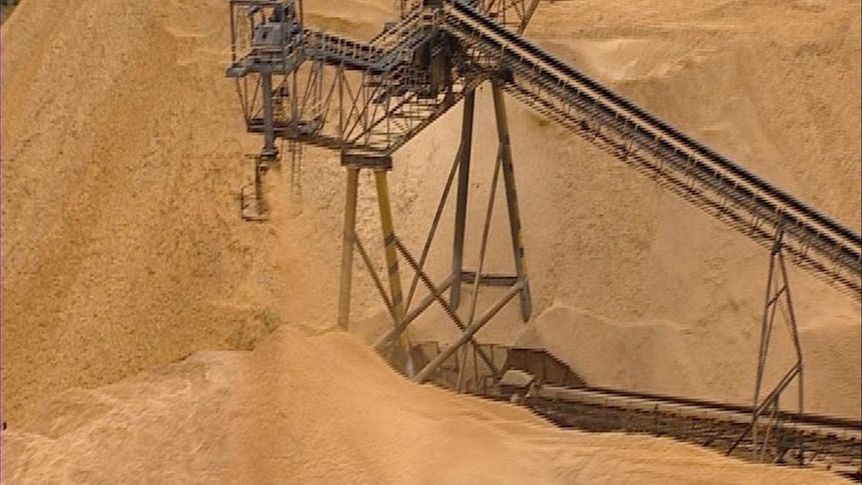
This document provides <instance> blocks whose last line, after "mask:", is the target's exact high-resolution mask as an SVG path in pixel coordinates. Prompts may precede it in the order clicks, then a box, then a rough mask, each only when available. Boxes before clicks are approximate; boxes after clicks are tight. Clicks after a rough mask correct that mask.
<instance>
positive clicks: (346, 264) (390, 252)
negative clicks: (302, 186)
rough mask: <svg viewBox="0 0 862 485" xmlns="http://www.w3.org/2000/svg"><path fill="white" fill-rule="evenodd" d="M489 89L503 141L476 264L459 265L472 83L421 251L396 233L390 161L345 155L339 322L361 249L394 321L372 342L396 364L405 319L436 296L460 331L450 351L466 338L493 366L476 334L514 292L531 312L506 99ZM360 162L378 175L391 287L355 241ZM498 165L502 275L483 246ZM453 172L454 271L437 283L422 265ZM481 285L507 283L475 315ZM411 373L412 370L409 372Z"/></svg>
mask: <svg viewBox="0 0 862 485" xmlns="http://www.w3.org/2000/svg"><path fill="white" fill-rule="evenodd" d="M492 92H493V93H494V106H495V114H496V120H497V128H498V129H497V133H498V140H499V146H500V148H499V154H498V157H497V159H496V163H495V169H494V177H493V182H492V185H491V194H490V196H489V201H488V209H487V212H486V215H485V220H484V222H483V233H482V242H481V245H480V248H479V267H478V269H477V270H476V271H465V270H464V268H463V255H464V236H465V228H466V222H467V213H466V211H467V200H468V198H469V187H470V185H469V178H470V168H471V163H472V162H471V161H472V156H471V155H472V148H473V139H472V138H473V124H474V113H475V101H476V100H475V92H473V91H471V92H468V93H467V94H466V99H465V103H464V112H463V127H462V138H461V144H460V146H459V150H458V153H457V155H456V157H455V160H454V162H453V165H452V168H451V170H450V172H449V176H448V178H447V181H446V185H445V187H444V189H443V192H442V195H441V197H440V202H439V204H438V207H437V212H436V214H435V217H434V219H433V221H432V223H431V228H430V230H429V233H428V237H427V238H426V241H425V244H424V246H423V248H422V252H421V255H420V257H419V258H418V259H417V258H416V257H415V256H414V255H413V254H412V253H411V252H410V251H409V250H408V249H407V248H406V247H405V245H404V244H403V243H402V242H401V240H400V239H399V238H398V236H397V235H396V233H395V229H394V221H393V219H392V212H391V207H390V202H389V189H388V183H387V178H386V175H387V172H388V170H389V169H391V165H385V164H384V165H379V164H376V162H377V161H376V160H367V159H366V160H365V163H366V164H365V165H363V164H360V163H356V161H355V160H350V161H348V162H346V167H347V202H346V204H345V215H344V242H343V245H342V264H341V289H340V293H339V295H340V296H339V313H338V322H339V325H340V326H341V327H342V328H347V326H348V323H349V314H350V296H351V295H350V293H351V287H352V281H353V273H352V270H353V258H354V253H355V252H358V253H359V255H360V256H361V258H362V260H363V262H364V263H365V264H366V266H367V267H368V269H369V271H370V273H371V277H372V280H373V282H374V284H375V287H376V288H377V291H378V293H379V294H380V296H381V299H382V300H383V302H384V304H385V306H386V308H387V310H388V312H389V315H390V316H391V318H392V323H393V326H392V328H391V329H390V330H389V331H387V332H386V333H385V334H384V335H383V336H381V337H380V339H378V341H377V342H376V343H375V345H374V347H375V348H376V349H377V350H378V351H380V352H381V353H382V354H384V355H386V356H389V357H390V360H392V361H394V363H396V364H397V365H398V366H399V368H401V369H405V370H407V369H409V368H410V363H409V362H408V361H407V360H405V359H406V357H407V356H408V355H409V351H410V346H409V342H408V341H407V339H406V338H405V333H404V332H405V330H406V329H407V327H408V326H409V325H410V324H411V323H412V322H413V321H415V320H416V318H417V317H418V316H419V315H420V314H421V313H422V312H424V311H425V310H426V309H427V308H429V307H430V306H431V305H432V304H433V303H437V305H438V306H440V307H441V308H442V309H443V311H444V312H445V313H446V315H447V316H448V317H449V319H450V320H451V321H452V322H453V323H454V324H455V326H457V327H458V329H459V330H461V331H462V332H463V333H462V335H461V337H460V338H459V339H458V342H456V343H455V344H454V345H453V346H452V347H450V349H449V350H450V351H451V352H455V351H457V350H458V349H459V348H460V347H461V346H463V345H465V344H467V343H469V344H471V345H472V346H473V347H474V348H475V349H477V351H478V352H479V355H480V357H481V358H482V359H483V361H484V362H485V364H486V365H488V366H489V368H491V369H495V366H494V364H493V361H492V359H491V358H490V356H488V355H487V354H486V353H485V352H484V351H482V350H481V348H480V347H479V346H478V345H479V344H478V342H477V341H476V340H475V334H476V333H477V332H478V331H479V330H480V329H481V328H482V327H483V326H485V325H486V324H487V323H488V322H489V321H490V320H491V319H492V318H493V317H494V316H495V315H496V314H497V313H498V312H499V311H500V310H501V309H502V308H503V307H504V306H505V305H506V304H507V303H508V302H509V301H510V300H512V299H513V298H514V297H515V296H519V297H520V302H521V313H522V317H523V318H524V320H525V321H526V320H528V319H529V317H530V313H531V311H532V304H531V299H530V291H529V282H528V278H527V271H526V264H525V257H524V248H523V245H522V243H521V224H520V215H519V210H518V198H517V191H516V187H515V178H514V169H513V164H512V153H511V146H510V143H509V139H510V137H509V132H508V123H507V120H506V111H505V104H504V103H505V102H504V100H503V95H502V89H501V86H500V84H499V83H498V82H496V81H495V82H493V83H492ZM363 169H366V170H373V172H374V175H375V183H376V189H377V200H378V204H379V209H380V216H381V223H382V232H383V242H384V250H385V251H384V252H385V255H386V268H387V269H388V279H389V289H388V291H387V290H386V288H384V286H383V283H382V280H381V278H380V277H379V276H378V275H377V274H376V271H375V270H374V268H373V265H372V264H371V261H370V257H369V256H368V252H367V250H366V249H365V248H364V246H363V245H362V244H361V243H359V241H358V239H357V237H356V211H357V199H356V197H357V194H358V184H359V173H360V171H361V170H363ZM501 173H502V175H503V177H502V178H503V189H504V191H505V196H506V202H507V208H508V215H509V229H510V234H511V238H512V248H513V252H512V253H513V263H514V268H515V270H514V274H513V275H504V276H501V275H490V274H487V273H485V272H484V271H483V270H484V262H485V253H486V250H487V245H488V238H489V234H490V228H491V218H492V215H493V209H494V200H495V198H496V191H497V188H498V185H499V179H500V174H501ZM456 175H457V178H458V187H457V189H456V190H457V194H456V208H455V221H454V222H455V238H454V241H453V252H452V254H453V256H452V272H451V274H450V275H449V276H448V277H447V278H446V279H445V280H444V281H443V282H442V283H440V284H434V283H433V282H432V280H431V278H430V277H429V276H428V274H427V272H426V271H425V263H426V261H427V258H428V254H429V251H430V249H431V246H432V243H433V241H434V239H435V236H436V233H437V229H438V228H439V225H440V222H441V218H442V214H443V212H444V209H445V205H446V203H447V201H448V199H449V195H450V193H451V191H452V188H453V185H454V182H455V177H456ZM398 256H400V257H401V259H402V260H403V261H404V262H406V264H407V265H408V266H409V267H410V269H411V270H412V271H413V278H412V281H411V284H410V288H409V290H408V293H407V296H406V298H405V297H404V292H403V287H402V281H401V272H400V263H399V259H398ZM420 282H421V283H422V285H423V286H424V287H425V288H426V290H427V292H428V294H427V296H426V297H425V298H424V299H423V300H422V301H421V302H419V303H418V304H417V305H416V307H414V308H411V306H412V304H413V302H414V297H415V296H416V290H417V286H418V284H419V283H420ZM464 283H466V284H473V286H474V291H473V296H472V300H471V302H470V307H469V311H468V312H467V316H466V317H462V316H461V315H459V313H458V308H459V305H460V301H461V286H462V284H464ZM480 286H503V287H508V290H506V291H505V293H504V294H503V295H502V296H501V297H500V298H499V299H498V300H497V301H496V302H495V303H493V304H492V305H491V306H490V307H489V308H488V309H487V310H486V311H485V312H484V313H483V314H481V315H478V316H477V302H478V296H479V287H480ZM447 289H448V290H449V291H450V295H449V300H448V301H447V300H446V298H445V296H444V292H445V291H446V290H447ZM450 355H451V354H450ZM446 358H448V355H443V356H441V357H440V358H439V359H438V360H437V361H432V362H430V363H428V364H427V365H426V366H425V367H424V368H423V369H421V370H419V372H418V373H417V374H415V375H411V377H414V379H415V380H417V381H419V382H422V381H424V380H426V379H428V377H429V376H430V375H431V374H432V373H433V372H434V371H435V370H436V368H437V367H438V366H439V364H440V362H442V361H443V360H445V359H446ZM408 373H410V374H412V372H408ZM498 377H499V376H498Z"/></svg>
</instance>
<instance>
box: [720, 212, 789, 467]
mask: <svg viewBox="0 0 862 485" xmlns="http://www.w3.org/2000/svg"><path fill="white" fill-rule="evenodd" d="M783 240H784V231H783V230H782V229H781V225H780V223H779V228H778V230H777V231H776V232H775V239H774V243H773V245H772V250H771V251H770V255H769V274H768V276H767V282H766V303H765V304H764V307H763V319H762V324H761V330H760V350H759V353H758V358H757V377H756V380H755V385H754V403H753V406H752V410H751V424H750V425H749V426H748V427H747V428H746V429H745V430H744V431H743V432H742V434H740V436H739V438H738V439H737V440H736V441H734V442H733V444H732V445H731V446H730V447H729V448H728V450H727V454H731V453H732V452H733V451H734V449H736V447H737V446H739V444H740V443H741V442H742V441H743V440H745V439H746V438H747V437H748V435H749V434H751V437H752V438H751V441H752V443H751V444H752V448H753V452H754V456H755V457H756V459H757V460H758V461H761V462H763V461H767V454H768V453H767V452H768V451H771V452H772V455H771V456H769V458H770V460H769V461H772V462H773V463H778V462H783V461H784V460H785V456H784V455H785V454H786V453H787V451H789V450H791V449H794V450H795V451H796V461H797V462H798V463H799V464H800V465H804V464H805V447H804V445H803V444H802V443H803V442H802V441H801V437H799V436H797V438H799V439H800V441H799V443H798V444H785V446H780V447H773V448H770V437H771V436H772V435H778V434H781V433H782V422H783V419H782V417H783V414H782V412H781V408H780V401H781V396H782V394H783V393H784V391H785V390H786V389H787V388H788V387H789V386H790V384H792V383H793V382H794V380H795V381H796V384H797V405H798V412H799V414H800V415H802V414H803V412H804V400H803V372H802V370H803V366H802V347H801V344H800V342H799V330H798V327H797V325H796V312H795V311H794V308H793V299H792V298H791V295H790V280H789V278H788V276H787V266H786V264H785V262H784V252H783V248H784V242H783ZM779 314H780V315H781V316H782V317H783V318H784V320H785V323H786V325H787V331H788V333H789V335H790V339H791V342H792V343H793V348H794V351H795V356H796V362H795V363H794V364H793V365H792V366H791V367H790V369H788V370H787V372H786V373H785V374H784V375H783V376H782V378H781V379H780V380H779V382H778V384H776V386H775V388H774V389H773V390H772V391H770V392H769V393H768V394H767V395H766V396H761V393H762V391H763V380H764V374H765V373H766V368H767V360H768V356H769V346H770V341H771V339H772V334H773V327H774V325H775V319H776V316H778V315H779ZM764 418H767V420H766V421H767V422H766V424H764V423H763V420H764ZM774 440H775V438H773V441H774Z"/></svg>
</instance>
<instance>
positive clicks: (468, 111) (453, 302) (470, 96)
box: [449, 89, 476, 310]
mask: <svg viewBox="0 0 862 485" xmlns="http://www.w3.org/2000/svg"><path fill="white" fill-rule="evenodd" d="M475 106H476V91H475V90H472V89H471V90H470V91H468V92H467V94H465V95H464V116H463V120H462V122H461V147H460V148H459V150H458V158H459V160H458V195H457V201H456V205H455V240H454V244H453V248H452V276H453V278H454V279H453V280H452V289H451V290H450V293H449V305H450V306H451V307H452V309H453V310H457V309H458V305H459V304H460V303H461V275H462V273H463V272H464V232H465V228H466V224H467V194H468V192H469V190H470V160H471V155H472V151H473V115H474V113H475Z"/></svg>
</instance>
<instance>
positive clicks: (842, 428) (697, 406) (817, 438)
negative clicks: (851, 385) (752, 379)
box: [492, 384, 862, 477]
mask: <svg viewBox="0 0 862 485" xmlns="http://www.w3.org/2000/svg"><path fill="white" fill-rule="evenodd" d="M492 397H493V396H492ZM522 402H523V403H524V404H526V405H528V406H530V407H531V408H532V409H533V410H534V411H536V412H537V413H539V414H541V415H543V416H545V417H547V418H549V419H551V420H552V421H554V422H555V423H557V424H559V425H562V426H566V427H574V428H579V429H586V430H594V431H614V430H617V431H627V432H644V433H651V434H656V435H660V436H668V437H672V438H676V439H679V440H683V441H687V442H691V443H695V444H699V445H702V446H707V447H711V448H714V449H717V450H719V451H721V452H727V450H728V449H730V448H731V446H730V445H731V444H732V443H733V442H735V441H736V440H737V439H738V437H739V436H740V434H741V433H742V432H743V431H744V430H745V429H746V427H747V426H749V424H750V423H751V409H750V408H745V407H742V406H736V405H731V404H724V403H717V402H709V401H702V400H694V399H685V398H678V397H672V396H660V395H655V394H644V393H633V392H623V391H616V390H611V389H603V388H595V387H584V388H568V387H563V386H556V385H547V384H546V385H540V386H537V387H536V388H535V389H533V390H532V391H531V392H530V393H528V394H527V395H526V397H524V398H523V399H522ZM779 418H780V420H781V427H780V428H779V431H773V434H772V435H769V434H768V433H767V431H766V429H767V426H768V425H767V423H765V422H764V423H763V424H762V426H761V427H760V436H761V438H760V440H761V441H760V443H761V444H762V441H763V439H766V440H768V441H767V446H766V448H765V450H766V451H765V452H763V456H760V455H759V454H758V449H759V447H758V446H757V445H756V444H755V443H754V442H753V441H752V440H751V439H746V440H744V442H742V443H741V446H738V447H736V448H734V449H733V455H734V456H739V457H743V458H747V459H753V460H755V461H768V462H774V463H794V462H797V461H798V460H799V457H800V456H803V457H804V462H805V464H806V465H808V466H813V467H818V468H826V469H830V470H832V471H835V472H838V473H841V474H843V475H845V476H851V477H852V476H858V475H859V473H860V472H862V423H860V422H859V421H855V420H849V419H841V418H836V417H830V416H819V415H812V414H795V413H781V414H780V416H779Z"/></svg>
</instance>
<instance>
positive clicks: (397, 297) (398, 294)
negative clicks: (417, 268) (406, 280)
mask: <svg viewBox="0 0 862 485" xmlns="http://www.w3.org/2000/svg"><path fill="white" fill-rule="evenodd" d="M374 179H375V182H376V184H377V203H378V205H379V206H380V222H381V224H382V228H383V245H384V248H385V252H386V268H387V272H388V274H389V297H390V298H391V302H392V311H393V314H394V317H395V326H396V327H397V326H400V325H401V322H403V321H404V296H403V291H402V286H401V272H400V271H399V269H398V248H396V246H395V225H394V223H393V221H392V205H391V203H390V200H389V184H388V178H387V170H386V169H382V168H381V169H375V170H374ZM399 337H400V340H401V350H403V351H404V352H405V356H407V355H409V352H410V344H409V342H408V341H407V336H406V334H404V333H402V334H401V335H400V336H399Z"/></svg>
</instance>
